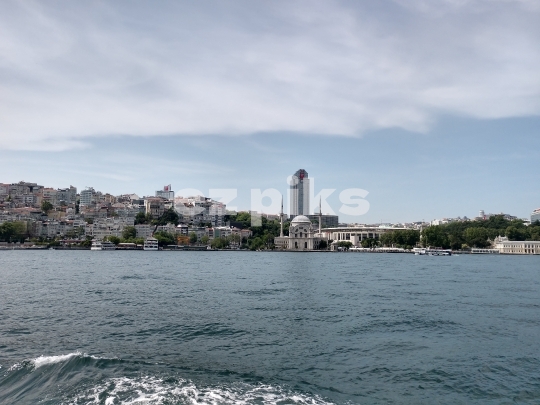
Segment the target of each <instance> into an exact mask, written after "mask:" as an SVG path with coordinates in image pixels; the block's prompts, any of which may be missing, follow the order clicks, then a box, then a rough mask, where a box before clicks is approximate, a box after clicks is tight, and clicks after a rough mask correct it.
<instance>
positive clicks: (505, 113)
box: [0, 0, 540, 223]
mask: <svg viewBox="0 0 540 405" xmlns="http://www.w3.org/2000/svg"><path fill="white" fill-rule="evenodd" d="M538 21H540V2H538V1H536V0H534V1H533V0H429V1H428V0H407V1H405V0H392V1H390V0H381V1H377V2H373V1H279V0H278V1H271V2H270V1H268V2H252V1H240V0H238V1H205V2H175V1H160V2H158V3H156V2H143V1H129V2H128V1H114V2H112V1H109V2H100V1H93V2H69V1H47V2H45V1H41V2H36V1H24V0H22V1H21V0H18V1H10V0H5V1H3V2H2V3H1V4H0V182H4V183H7V182H9V183H11V182H18V181H21V180H25V181H32V182H37V183H39V184H43V185H45V186H50V187H67V186H69V185H74V186H76V187H77V188H79V189H83V188H84V187H86V186H92V187H94V188H95V189H97V190H100V191H102V192H109V193H112V194H123V193H137V194H139V195H141V196H143V195H153V194H154V193H155V191H156V190H158V189H161V188H162V187H163V186H164V185H167V184H171V185H172V188H173V189H174V190H175V191H177V195H178V193H179V192H180V194H184V193H187V192H188V191H189V189H191V190H193V189H194V190H199V191H200V192H201V193H203V194H205V195H209V193H211V190H214V193H216V191H215V189H235V190H237V191H236V195H237V196H236V198H235V199H234V200H233V201H231V202H230V204H228V205H229V206H234V207H236V208H237V209H249V208H250V207H252V202H253V201H252V198H251V190H252V189H260V190H262V191H264V190H267V189H275V190H277V191H278V192H279V193H282V194H283V195H284V196H285V202H287V198H286V196H287V189H288V185H287V177H288V176H290V175H291V174H293V173H294V172H295V171H296V170H298V169H300V168H303V169H305V170H306V171H307V172H308V173H309V177H310V178H312V179H313V182H314V183H313V187H312V188H313V189H314V194H318V193H319V192H320V191H321V190H323V189H331V190H335V191H334V192H333V193H332V194H330V196H329V197H328V198H327V199H326V203H324V204H323V212H324V213H331V212H334V213H336V214H339V215H340V220H342V221H344V222H359V223H376V222H409V221H419V220H432V219H436V218H444V217H457V216H468V217H474V216H476V215H478V211H479V210H485V211H486V213H488V212H493V213H499V212H505V213H509V214H512V215H516V216H519V217H528V216H529V215H530V213H531V211H532V210H533V209H535V208H538V207H540V187H539V177H540V176H539V174H540V137H539V132H540V70H539V67H540V47H539V46H538V44H539V43H540V24H538ZM350 189H360V190H363V191H364V194H363V196H362V198H363V199H364V200H366V201H367V205H366V203H365V202H364V203H363V207H367V208H368V209H364V211H365V212H362V215H345V214H343V213H340V210H341V212H343V210H342V208H343V201H342V200H340V198H339V195H340V193H341V192H343V191H344V190H350ZM323 194H324V192H323ZM326 194H328V192H326ZM317 201H318V199H317ZM263 202H264V205H266V206H267V207H266V208H265V210H266V211H268V212H270V213H272V212H273V211H275V204H276V201H272V203H270V200H269V199H268V198H267V199H265V200H264V201H263ZM315 205H318V203H315V204H313V203H312V208H314V206H315ZM353 205H354V204H353Z"/></svg>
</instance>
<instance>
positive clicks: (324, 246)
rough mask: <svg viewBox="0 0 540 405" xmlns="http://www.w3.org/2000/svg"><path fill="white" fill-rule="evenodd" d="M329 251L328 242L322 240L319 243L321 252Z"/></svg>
mask: <svg viewBox="0 0 540 405" xmlns="http://www.w3.org/2000/svg"><path fill="white" fill-rule="evenodd" d="M326 249H328V242H326V241H325V240H321V241H320V242H319V250H326Z"/></svg>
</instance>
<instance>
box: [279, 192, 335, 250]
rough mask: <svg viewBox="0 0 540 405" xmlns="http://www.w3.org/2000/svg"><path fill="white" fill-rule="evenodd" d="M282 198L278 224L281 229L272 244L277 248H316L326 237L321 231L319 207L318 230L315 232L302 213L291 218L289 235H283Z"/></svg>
mask: <svg viewBox="0 0 540 405" xmlns="http://www.w3.org/2000/svg"><path fill="white" fill-rule="evenodd" d="M283 216H284V214H283V200H282V201H281V214H280V220H281V221H280V225H281V230H280V234H279V236H278V237H276V238H274V245H276V247H277V248H278V249H283V250H293V251H309V250H318V249H319V244H320V242H321V241H323V240H324V241H326V237H325V236H323V234H322V232H321V224H322V219H321V211H320V209H319V230H318V232H316V229H314V227H313V224H312V223H311V221H310V219H309V218H308V217H306V216H304V215H297V216H295V217H294V218H293V220H292V222H291V226H290V228H289V236H284V235H283Z"/></svg>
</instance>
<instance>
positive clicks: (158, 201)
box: [144, 197, 165, 218]
mask: <svg viewBox="0 0 540 405" xmlns="http://www.w3.org/2000/svg"><path fill="white" fill-rule="evenodd" d="M144 209H145V212H146V214H150V215H152V218H159V217H160V216H162V215H163V213H164V212H165V200H164V199H163V198H159V197H147V198H146V199H145V200H144Z"/></svg>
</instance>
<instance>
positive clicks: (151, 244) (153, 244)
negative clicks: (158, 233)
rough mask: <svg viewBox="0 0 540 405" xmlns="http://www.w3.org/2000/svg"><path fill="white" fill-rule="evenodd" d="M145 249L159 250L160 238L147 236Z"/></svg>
mask: <svg viewBox="0 0 540 405" xmlns="http://www.w3.org/2000/svg"><path fill="white" fill-rule="evenodd" d="M143 250H159V246H158V240H157V239H156V238H152V237H150V238H146V239H145V241H144V246H143Z"/></svg>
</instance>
